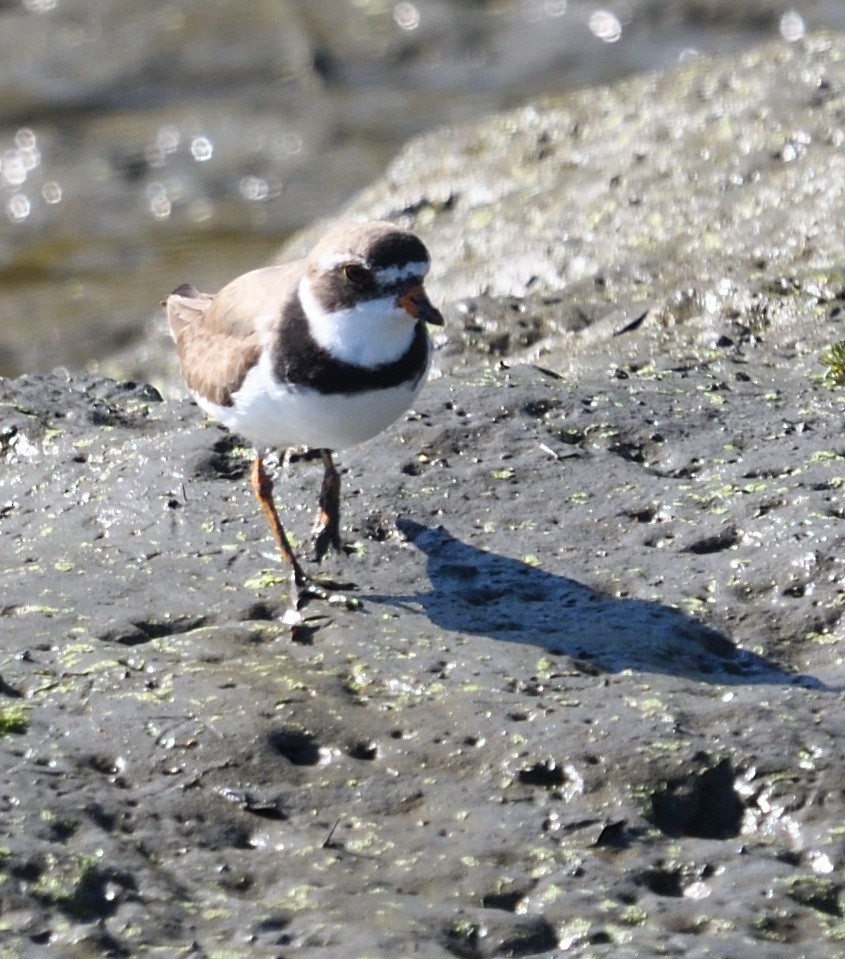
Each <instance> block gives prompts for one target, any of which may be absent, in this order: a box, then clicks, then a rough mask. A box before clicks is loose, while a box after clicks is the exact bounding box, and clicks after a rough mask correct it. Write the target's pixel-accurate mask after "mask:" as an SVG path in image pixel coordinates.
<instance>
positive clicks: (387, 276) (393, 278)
mask: <svg viewBox="0 0 845 959" xmlns="http://www.w3.org/2000/svg"><path fill="white" fill-rule="evenodd" d="M344 263H358V264H360V265H361V266H366V265H367V261H366V260H365V259H364V258H363V257H362V256H358V255H357V254H355V253H330V254H329V255H328V256H324V257H322V258H321V259H320V260H319V261H318V262H317V266H318V267H319V268H320V271H321V272H324V273H330V272H331V271H332V270H333V269H335V267H338V266H342V265H343V264H344ZM428 268H429V263H428V260H418V261H415V262H413V263H405V264H404V265H403V266H385V267H383V268H382V269H380V270H373V276H374V277H375V278H376V283H378V284H379V286H388V285H390V284H391V283H398V282H399V281H400V280H409V279H411V278H412V277H416V278H417V279H419V280H421V279H422V278H423V277H424V276H425V275H426V273H428Z"/></svg>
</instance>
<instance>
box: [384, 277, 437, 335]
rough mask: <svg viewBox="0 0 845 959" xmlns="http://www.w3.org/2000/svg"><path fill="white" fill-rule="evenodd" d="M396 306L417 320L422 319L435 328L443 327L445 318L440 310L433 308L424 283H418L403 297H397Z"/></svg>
mask: <svg viewBox="0 0 845 959" xmlns="http://www.w3.org/2000/svg"><path fill="white" fill-rule="evenodd" d="M396 305H397V306H401V307H402V309H403V310H404V311H405V312H406V313H407V314H408V315H409V316H412V317H413V318H414V319H415V320H417V319H422V320H425V322H426V323H431V324H432V325H433V326H443V317H442V315H441V313H440V310H438V309H437V308H436V307H434V306H432V304H431V300H429V298H428V296H427V295H426V292H425V290H424V289H423V285H422V283H416V284H415V285H414V286H412V287H411V288H410V289H408V290H406V291H405V292H404V293H403V294H402V295H401V296H397V297H396Z"/></svg>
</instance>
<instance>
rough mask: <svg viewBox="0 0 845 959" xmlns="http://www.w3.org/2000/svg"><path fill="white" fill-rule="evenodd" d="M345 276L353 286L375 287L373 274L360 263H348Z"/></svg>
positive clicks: (345, 267)
mask: <svg viewBox="0 0 845 959" xmlns="http://www.w3.org/2000/svg"><path fill="white" fill-rule="evenodd" d="M343 275H344V277H345V278H346V279H347V280H349V282H350V283H351V284H352V285H353V286H357V287H368V286H372V285H373V274H372V273H370V271H369V270H368V269H367V268H366V267H365V266H361V265H360V264H359V263H347V264H346V266H344V267H343Z"/></svg>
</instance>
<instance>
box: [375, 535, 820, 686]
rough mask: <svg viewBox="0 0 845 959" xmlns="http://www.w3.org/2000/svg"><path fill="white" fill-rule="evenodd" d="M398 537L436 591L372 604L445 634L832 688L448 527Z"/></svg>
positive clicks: (614, 663) (608, 667) (613, 664)
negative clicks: (420, 556)
mask: <svg viewBox="0 0 845 959" xmlns="http://www.w3.org/2000/svg"><path fill="white" fill-rule="evenodd" d="M397 525H398V527H399V530H400V532H401V533H402V534H403V535H404V536H405V537H406V538H407V539H408V540H409V541H410V542H412V543H413V544H414V546H416V547H417V548H418V549H419V550H420V551H421V552H423V553H425V555H426V557H427V569H426V571H427V574H428V578H429V580H430V582H431V587H432V588H431V590H430V591H428V592H419V593H415V594H413V595H410V596H400V597H387V596H374V597H369V599H370V601H371V602H372V601H374V602H378V603H384V604H386V605H390V604H392V603H396V604H415V605H419V606H421V607H422V608H423V610H424V611H425V613H426V615H427V616H428V617H429V618H430V619H431V621H432V623H434V624H435V625H437V626H439V627H441V628H442V629H448V630H454V631H456V632H463V633H473V634H479V635H484V636H489V637H491V638H493V639H499V640H508V641H510V642H517V643H532V644H534V645H536V646H540V647H542V648H544V649H547V650H549V651H551V652H555V653H558V654H562V655H567V656H571V657H573V658H575V659H578V660H582V661H585V662H589V663H591V664H593V665H594V666H595V667H598V668H599V669H601V670H603V671H605V672H613V673H615V672H620V671H622V670H625V669H633V670H640V671H643V672H659V673H667V674H671V675H678V676H687V677H689V678H691V679H697V680H702V681H705V682H712V683H720V684H739V683H774V684H790V685H800V686H805V687H810V688H814V689H824V690H830V687H828V686H826V685H825V684H824V683H822V682H821V681H819V680H818V679H816V678H815V677H812V676H806V675H797V674H793V673H787V672H785V671H784V670H783V669H781V668H780V667H779V666H777V665H776V664H775V663H773V662H770V661H769V660H767V659H765V658H764V657H762V656H758V655H756V654H754V653H750V652H748V651H746V650H743V649H740V648H739V647H737V646H735V645H734V643H733V642H732V641H731V640H730V639H728V637H726V636H725V635H723V634H722V633H720V632H718V631H717V630H715V629H712V628H711V627H709V626H706V625H705V624H704V623H700V622H699V621H698V620H696V619H694V618H693V617H691V616H688V615H687V614H686V613H683V612H681V611H680V610H678V609H672V608H671V607H669V606H664V605H662V604H661V603H658V602H650V601H647V600H641V599H618V598H615V597H612V596H607V595H605V594H603V593H600V592H597V591H596V590H594V589H591V588H590V587H589V586H585V585H584V584H583V583H579V582H577V581H576V580H573V579H568V578H567V577H565V576H558V575H555V574H553V573H548V572H545V571H543V570H541V569H538V568H537V567H535V566H531V565H529V564H527V563H523V562H520V561H519V560H515V559H510V558H508V557H506V556H501V555H499V554H498V553H492V552H486V551H483V550H479V549H476V548H475V547H474V546H469V545H467V544H466V543H463V542H461V541H460V540H457V539H455V538H454V537H453V536H451V535H450V534H449V533H448V532H447V531H446V530H445V529H443V527H441V526H438V527H428V526H423V525H422V524H421V523H417V522H415V521H414V520H409V519H399V520H398V522H397Z"/></svg>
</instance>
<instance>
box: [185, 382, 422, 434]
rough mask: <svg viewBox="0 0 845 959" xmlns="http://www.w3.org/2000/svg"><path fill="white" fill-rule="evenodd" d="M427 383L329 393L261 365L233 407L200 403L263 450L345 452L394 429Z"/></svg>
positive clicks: (205, 402)
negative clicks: (289, 382)
mask: <svg viewBox="0 0 845 959" xmlns="http://www.w3.org/2000/svg"><path fill="white" fill-rule="evenodd" d="M425 380H426V377H425V376H421V377H420V378H419V380H418V381H417V382H416V383H415V384H413V385H411V384H408V385H402V386H393V387H390V388H388V389H383V390H377V391H374V392H372V393H352V394H349V395H346V394H342V393H331V394H323V393H318V392H317V391H316V390H313V389H309V388H301V387H290V386H285V385H279V384H277V383H275V382H273V381H272V379H271V378H270V377H269V368H268V365H267V364H265V363H259V364H258V365H257V366H256V367H255V368H254V369H252V370H250V372H249V373H248V374H247V376H246V379H245V380H244V382H243V385H242V386H241V388H240V390H238V392H237V393H236V394H235V395H234V397H233V400H234V403H233V405H232V406H218V405H217V404H216V403H210V402H209V401H208V400H206V399H204V398H203V397H200V396H197V397H196V399H197V402H198V403H199V404H200V406H201V407H202V408H203V409H204V410H205V411H206V412H207V413H209V414H210V415H211V416H213V417H214V418H215V419H216V420H219V421H220V422H221V423H223V425H224V426H227V427H228V428H229V429H230V430H232V431H233V432H235V433H239V434H240V435H241V436H244V437H245V438H246V439H248V440H249V441H250V442H251V443H254V444H255V446H257V447H259V448H261V447H264V446H270V447H275V448H277V449H286V448H287V447H291V446H310V447H311V448H312V449H321V448H325V449H331V450H342V449H346V448H347V447H350V446H355V445H356V444H357V443H363V442H364V441H365V440H368V439H371V438H372V437H373V436H377V435H378V434H379V433H381V431H382V430H384V429H386V428H387V427H388V426H390V424H391V423H392V422H393V421H394V420H396V419H398V418H399V417H400V416H401V415H402V414H403V413H404V412H405V410H407V409H408V408H409V407H410V405H411V404H412V403H413V402H414V399H415V397H416V396H417V394H418V393H419V392H420V390H421V389H422V386H423V384H424V383H425Z"/></svg>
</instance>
